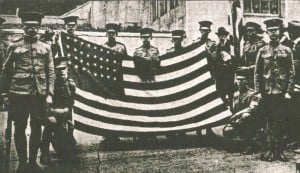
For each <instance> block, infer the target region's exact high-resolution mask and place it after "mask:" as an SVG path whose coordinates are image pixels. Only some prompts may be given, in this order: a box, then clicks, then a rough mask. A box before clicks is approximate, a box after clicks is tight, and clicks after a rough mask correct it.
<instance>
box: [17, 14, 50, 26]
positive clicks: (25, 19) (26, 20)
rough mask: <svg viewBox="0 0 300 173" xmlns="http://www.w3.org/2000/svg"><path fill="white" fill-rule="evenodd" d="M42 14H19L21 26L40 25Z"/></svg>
mask: <svg viewBox="0 0 300 173" xmlns="http://www.w3.org/2000/svg"><path fill="white" fill-rule="evenodd" d="M43 17H44V15H43V14H41V13H38V12H25V13H22V14H20V18H21V20H22V23H23V24H39V25H40V24H41V22H42V18H43Z"/></svg>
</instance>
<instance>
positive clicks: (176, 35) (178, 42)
mask: <svg viewBox="0 0 300 173" xmlns="http://www.w3.org/2000/svg"><path fill="white" fill-rule="evenodd" d="M185 38H186V33H185V31H184V30H174V31H172V42H173V44H174V45H173V46H172V47H171V48H169V49H167V53H170V52H177V51H180V50H181V49H182V48H183V46H182V41H183V39H185Z"/></svg>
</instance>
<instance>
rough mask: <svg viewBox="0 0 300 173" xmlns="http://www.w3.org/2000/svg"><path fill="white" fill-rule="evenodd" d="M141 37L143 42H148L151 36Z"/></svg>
mask: <svg viewBox="0 0 300 173" xmlns="http://www.w3.org/2000/svg"><path fill="white" fill-rule="evenodd" d="M141 39H142V41H143V43H144V44H149V43H150V40H151V36H141Z"/></svg>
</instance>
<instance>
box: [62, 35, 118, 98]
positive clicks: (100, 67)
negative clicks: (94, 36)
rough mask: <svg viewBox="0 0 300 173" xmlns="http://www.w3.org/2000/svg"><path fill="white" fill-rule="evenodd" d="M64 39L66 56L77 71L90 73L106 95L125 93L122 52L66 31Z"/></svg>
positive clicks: (90, 76) (112, 95)
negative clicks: (87, 40) (67, 33)
mask: <svg viewBox="0 0 300 173" xmlns="http://www.w3.org/2000/svg"><path fill="white" fill-rule="evenodd" d="M62 40H63V43H64V44H63V48H64V53H65V56H66V57H68V58H70V60H69V65H70V66H71V68H72V69H73V70H74V71H75V72H76V73H81V74H80V76H81V77H84V76H82V75H83V73H86V74H88V76H89V78H91V79H92V80H93V81H94V82H96V83H97V84H98V85H99V87H101V88H102V91H103V90H105V92H106V93H105V94H106V95H109V96H111V97H114V96H119V95H120V94H122V93H123V88H122V85H121V83H122V68H121V67H122V64H121V61H122V55H121V54H119V53H117V52H115V51H112V50H109V49H107V48H104V47H102V46H99V45H96V44H93V43H90V42H86V41H84V40H82V39H81V38H78V37H73V36H70V35H66V34H65V33H62ZM78 83H79V82H78Z"/></svg>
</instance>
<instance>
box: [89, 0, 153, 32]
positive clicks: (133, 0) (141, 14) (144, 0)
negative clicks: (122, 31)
mask: <svg viewBox="0 0 300 173" xmlns="http://www.w3.org/2000/svg"><path fill="white" fill-rule="evenodd" d="M91 4H92V5H91V6H92V11H91V25H92V27H93V28H96V29H99V28H100V29H101V28H104V26H105V24H107V23H111V22H112V23H120V24H121V25H122V26H123V27H126V26H127V25H128V24H129V23H137V24H138V25H139V26H142V27H147V26H149V25H150V23H151V22H150V16H151V15H150V10H151V9H150V4H151V1H149V0H113V1H111V0H102V1H91Z"/></svg>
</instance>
